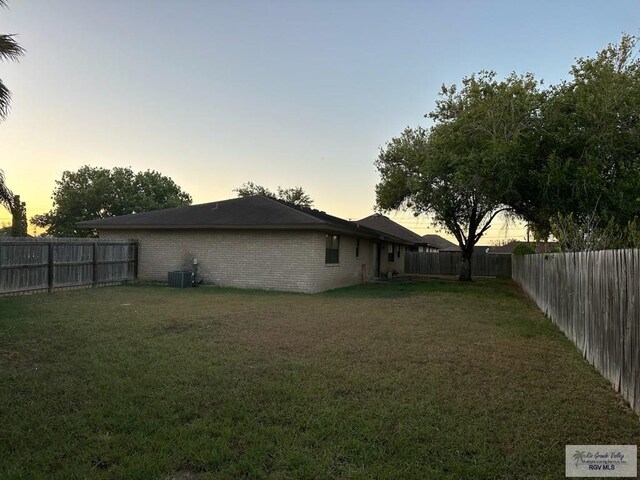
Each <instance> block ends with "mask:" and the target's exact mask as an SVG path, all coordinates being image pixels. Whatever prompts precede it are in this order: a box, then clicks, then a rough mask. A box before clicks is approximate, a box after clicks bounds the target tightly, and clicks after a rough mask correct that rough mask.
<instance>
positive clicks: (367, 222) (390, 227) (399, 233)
mask: <svg viewBox="0 0 640 480" xmlns="http://www.w3.org/2000/svg"><path fill="white" fill-rule="evenodd" d="M356 223H357V224H358V225H364V226H365V227H369V228H373V229H374V230H378V231H379V232H382V233H386V234H388V235H393V236H395V237H398V238H402V239H403V240H405V241H406V242H409V243H412V244H414V245H429V246H435V245H432V244H431V243H429V242H428V241H426V240H424V238H423V237H421V236H420V235H418V234H417V233H415V232H412V231H411V230H409V229H408V228H405V227H403V226H402V225H400V224H399V223H397V222H394V221H393V220H391V219H390V218H389V217H386V216H384V215H382V214H380V213H374V214H373V215H369V216H368V217H365V218H363V219H361V220H358V221H357V222H356Z"/></svg>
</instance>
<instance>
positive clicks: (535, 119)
mask: <svg viewBox="0 0 640 480" xmlns="http://www.w3.org/2000/svg"><path fill="white" fill-rule="evenodd" d="M543 98H544V97H543V94H542V93H541V92H540V91H539V84H538V82H537V81H536V80H535V79H534V78H533V76H532V75H529V74H527V75H523V76H518V75H515V74H512V75H510V76H509V77H507V78H506V79H504V80H500V81H499V80H497V79H496V75H495V73H493V72H480V73H479V74H477V75H472V76H470V77H467V78H465V79H464V80H463V81H462V86H461V88H460V89H458V87H457V86H456V85H452V86H449V87H447V86H443V87H442V92H441V95H440V98H439V100H438V101H437V102H436V108H435V110H434V111H433V112H431V113H429V114H428V115H427V116H428V117H429V118H431V119H432V120H433V121H434V126H433V127H432V128H430V129H428V130H427V129H424V128H421V127H418V128H407V129H406V130H405V131H404V132H403V133H402V134H401V135H400V136H399V137H397V138H394V139H392V140H391V141H390V142H388V143H387V144H386V146H385V147H384V148H382V149H381V151H380V154H379V156H378V159H377V160H376V162H375V165H376V168H377V170H378V172H379V174H380V179H381V181H380V183H379V184H378V185H377V186H376V202H377V206H378V207H379V208H380V209H382V210H393V209H400V208H408V209H410V210H412V211H413V212H414V213H415V214H416V215H419V214H429V215H430V216H431V218H432V219H433V221H434V223H435V224H437V225H438V226H441V227H444V228H445V229H446V230H447V231H448V232H450V233H451V234H452V235H454V236H455V238H456V240H457V241H458V245H459V246H460V250H461V253H462V260H463V261H462V266H461V271H460V280H471V264H472V258H473V249H474V246H475V245H476V244H477V243H478V241H479V240H480V238H482V236H483V234H484V233H485V232H486V231H487V230H488V229H489V228H490V226H491V223H492V221H493V220H494V219H495V218H496V216H497V215H498V214H499V213H500V212H503V211H505V210H508V209H509V201H510V200H511V199H517V198H519V191H518V188H517V183H518V181H519V179H520V178H521V176H520V175H519V174H518V170H516V169H514V164H516V163H517V164H519V166H520V168H528V167H527V163H528V162H530V160H529V158H530V155H529V153H530V150H531V149H532V148H533V144H534V143H535V138H536V137H535V135H532V134H531V132H533V131H536V130H537V129H538V128H539V110H540V106H541V103H542V101H543Z"/></svg>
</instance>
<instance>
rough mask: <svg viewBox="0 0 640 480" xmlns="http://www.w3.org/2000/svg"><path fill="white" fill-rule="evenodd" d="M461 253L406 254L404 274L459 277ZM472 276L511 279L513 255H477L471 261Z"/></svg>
mask: <svg viewBox="0 0 640 480" xmlns="http://www.w3.org/2000/svg"><path fill="white" fill-rule="evenodd" d="M461 263H462V255H461V254H460V253H455V252H452V253H438V252H406V253H405V256H404V273H414V274H422V275H458V274H459V273H460V264H461ZM471 275H472V276H473V275H476V276H480V277H505V278H509V277H511V255H491V254H481V255H478V254H475V255H474V256H473V259H472V261H471Z"/></svg>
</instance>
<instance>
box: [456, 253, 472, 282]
mask: <svg viewBox="0 0 640 480" xmlns="http://www.w3.org/2000/svg"><path fill="white" fill-rule="evenodd" d="M471 255H472V254H471V253H465V252H464V251H463V252H462V263H461V264H460V276H459V277H458V280H460V281H461V282H470V281H471Z"/></svg>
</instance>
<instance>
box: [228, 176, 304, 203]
mask: <svg viewBox="0 0 640 480" xmlns="http://www.w3.org/2000/svg"><path fill="white" fill-rule="evenodd" d="M233 191H234V192H236V193H237V194H238V196H239V197H250V196H252V195H263V196H265V197H270V198H276V199H278V200H283V201H285V202H288V203H292V204H294V205H296V206H298V207H306V208H311V207H313V200H312V199H311V197H310V196H309V195H308V194H307V193H306V192H305V191H304V190H303V188H302V187H292V188H282V187H278V188H277V190H276V191H275V192H273V191H271V190H269V189H268V188H267V187H263V186H262V185H257V184H255V183H253V182H246V183H243V184H242V185H240V186H239V187H238V188H235V189H234V190H233Z"/></svg>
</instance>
